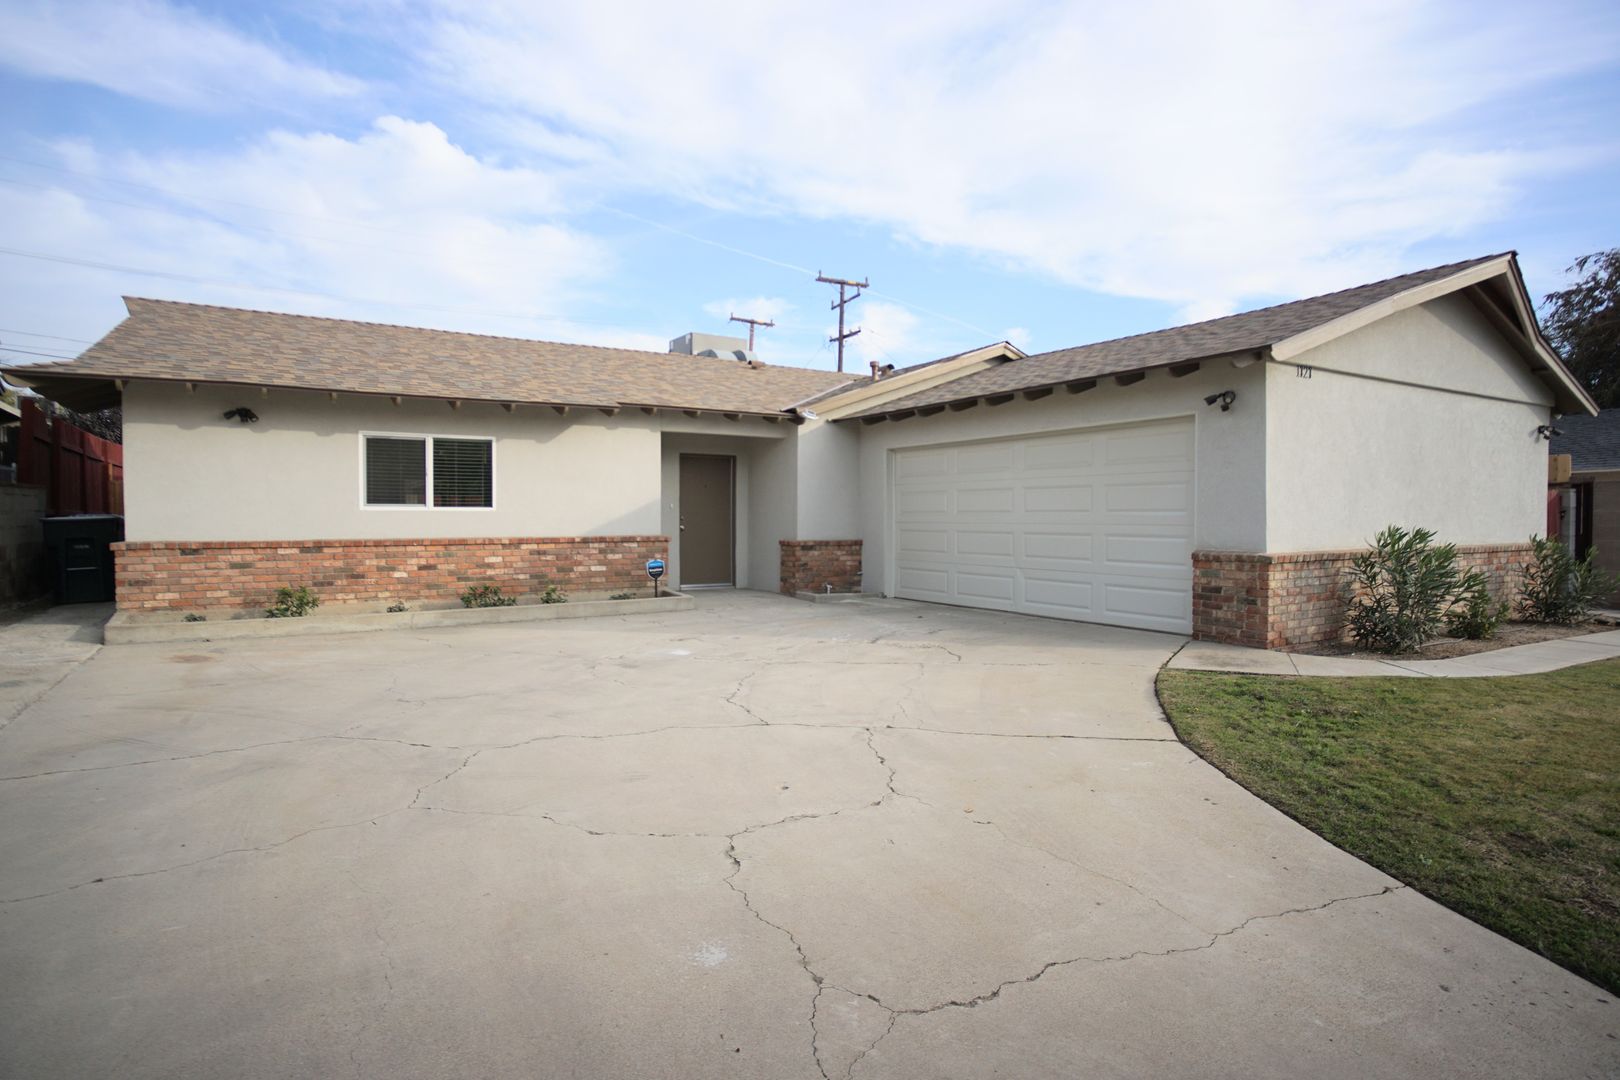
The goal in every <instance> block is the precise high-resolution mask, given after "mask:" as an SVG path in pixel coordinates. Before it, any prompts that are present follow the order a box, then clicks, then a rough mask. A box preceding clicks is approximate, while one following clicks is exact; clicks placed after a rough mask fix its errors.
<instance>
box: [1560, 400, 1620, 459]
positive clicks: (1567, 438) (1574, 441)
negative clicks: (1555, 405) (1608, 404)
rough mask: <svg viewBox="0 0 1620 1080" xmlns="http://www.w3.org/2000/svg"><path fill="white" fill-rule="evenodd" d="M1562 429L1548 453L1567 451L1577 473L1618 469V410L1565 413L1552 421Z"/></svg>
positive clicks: (1619, 442) (1619, 449) (1619, 430)
mask: <svg viewBox="0 0 1620 1080" xmlns="http://www.w3.org/2000/svg"><path fill="white" fill-rule="evenodd" d="M1553 427H1555V428H1557V429H1558V430H1559V431H1561V432H1563V434H1561V435H1554V436H1553V437H1552V444H1551V446H1549V447H1548V453H1552V454H1568V455H1569V456H1570V464H1571V465H1572V467H1573V468H1574V470H1575V471H1576V472H1592V471H1593V470H1596V469H1620V409H1604V410H1603V411H1602V412H1600V413H1598V414H1597V415H1596V416H1565V417H1563V418H1562V419H1560V420H1557V421H1555V422H1554V423H1553Z"/></svg>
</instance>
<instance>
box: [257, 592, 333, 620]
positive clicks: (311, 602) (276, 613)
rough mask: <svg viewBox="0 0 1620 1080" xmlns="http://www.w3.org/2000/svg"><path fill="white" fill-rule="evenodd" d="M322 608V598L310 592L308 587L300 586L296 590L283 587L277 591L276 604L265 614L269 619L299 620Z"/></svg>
mask: <svg viewBox="0 0 1620 1080" xmlns="http://www.w3.org/2000/svg"><path fill="white" fill-rule="evenodd" d="M320 606H321V601H320V598H319V597H317V596H316V595H315V594H314V593H312V592H310V591H309V587H308V586H305V585H300V586H298V588H296V589H295V588H293V587H292V586H291V585H283V586H282V587H281V588H279V589H277V590H276V602H275V603H273V604H271V605H270V606H269V607H267V608H265V609H264V614H265V618H268V619H297V618H301V617H302V616H305V615H308V614H309V613H310V612H312V611H314V610H315V609H316V608H318V607H320Z"/></svg>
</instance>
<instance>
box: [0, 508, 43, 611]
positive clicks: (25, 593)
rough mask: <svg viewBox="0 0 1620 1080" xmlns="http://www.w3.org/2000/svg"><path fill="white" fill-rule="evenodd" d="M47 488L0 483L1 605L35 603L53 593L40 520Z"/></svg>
mask: <svg viewBox="0 0 1620 1080" xmlns="http://www.w3.org/2000/svg"><path fill="white" fill-rule="evenodd" d="M44 516H45V489H44V488H42V487H34V486H32V485H28V484H0V603H14V602H16V601H21V600H32V599H34V598H35V597H38V596H43V595H45V594H46V593H47V592H49V591H50V588H51V582H50V574H49V570H48V567H47V564H46V559H45V543H44V540H43V539H42V538H41V533H40V526H39V519H40V518H42V517H44Z"/></svg>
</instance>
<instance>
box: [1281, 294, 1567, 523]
mask: <svg viewBox="0 0 1620 1080" xmlns="http://www.w3.org/2000/svg"><path fill="white" fill-rule="evenodd" d="M1297 362H1298V363H1301V364H1309V365H1311V366H1312V369H1313V370H1312V375H1311V377H1310V378H1309V379H1305V378H1300V377H1299V376H1298V375H1297V374H1296V370H1295V368H1293V367H1290V366H1287V365H1267V369H1266V376H1267V377H1266V395H1267V405H1266V416H1267V424H1266V457H1267V459H1268V460H1269V461H1270V462H1271V468H1270V470H1269V472H1268V474H1267V514H1266V533H1267V536H1266V550H1269V551H1274V552H1284V551H1317V550H1334V549H1344V548H1356V547H1362V546H1365V545H1366V544H1367V542H1368V541H1369V540H1370V539H1371V538H1372V536H1373V534H1374V533H1376V532H1377V531H1378V530H1379V529H1381V528H1382V527H1384V526H1385V525H1389V524H1399V525H1404V526H1407V527H1413V526H1422V527H1425V528H1429V529H1433V530H1434V531H1435V532H1436V533H1437V534H1438V535H1439V537H1440V539H1441V540H1443V541H1452V542H1456V543H1462V544H1483V543H1515V542H1522V541H1524V540H1525V539H1526V538H1527V537H1528V536H1529V535H1530V534H1531V533H1540V532H1544V531H1546V487H1547V444H1546V442H1544V441H1543V440H1542V439H1540V438H1539V437H1537V435H1536V427H1537V425H1539V424H1545V423H1547V422H1548V419H1549V416H1550V406H1551V404H1552V395H1551V393H1550V392H1549V391H1548V390H1547V388H1546V387H1545V386H1544V385H1543V384H1542V383H1541V382H1540V381H1539V380H1537V379H1536V378H1535V377H1534V376H1533V375H1531V374H1530V372H1529V370H1528V368H1527V367H1526V366H1525V364H1524V362H1523V361H1522V360H1521V359H1520V358H1519V356H1518V354H1517V353H1516V352H1515V351H1514V350H1513V348H1512V347H1511V346H1510V345H1509V344H1508V343H1507V342H1506V341H1505V340H1504V339H1503V338H1502V337H1501V336H1500V335H1499V334H1498V333H1497V331H1496V330H1495V329H1494V328H1493V327H1492V326H1491V325H1490V324H1489V323H1488V322H1487V321H1486V320H1485V319H1484V318H1483V317H1482V316H1480V315H1479V314H1478V313H1477V312H1476V311H1475V310H1474V309H1473V307H1472V306H1471V305H1470V304H1469V303H1468V301H1467V300H1465V299H1463V298H1462V297H1459V296H1449V297H1444V298H1442V299H1440V300H1436V301H1433V302H1431V303H1429V304H1425V305H1422V306H1420V307H1416V308H1410V309H1408V310H1406V311H1402V312H1399V313H1397V314H1395V315H1392V316H1390V317H1388V318H1386V319H1382V320H1380V321H1379V322H1376V323H1373V324H1372V325H1370V326H1367V327H1364V328H1362V329H1361V330H1357V331H1355V332H1353V333H1351V334H1348V335H1346V336H1345V337H1342V338H1339V339H1337V340H1335V341H1332V342H1329V343H1327V344H1326V345H1322V346H1320V347H1318V348H1316V349H1312V350H1311V351H1310V352H1307V353H1305V354H1303V355H1301V356H1300V357H1298V360H1297ZM1357 376H1372V378H1364V377H1357ZM1381 380H1393V381H1381ZM1407 383H1418V384H1422V385H1421V386H1415V385H1406V384H1407ZM1446 391H1466V393H1455V392H1446Z"/></svg>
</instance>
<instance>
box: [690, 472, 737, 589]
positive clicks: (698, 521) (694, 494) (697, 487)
mask: <svg viewBox="0 0 1620 1080" xmlns="http://www.w3.org/2000/svg"><path fill="white" fill-rule="evenodd" d="M736 466H737V459H736V458H729V457H714V456H712V455H709V454H682V455H681V565H680V582H681V585H682V587H685V586H687V585H734V584H736V581H737V577H736V573H735V571H734V569H733V567H734V566H735V564H736V553H735V550H734V546H735V545H734V541H733V529H732V507H733V506H734V505H735V503H734V500H733V497H732V477H733V475H734V474H735V473H736Z"/></svg>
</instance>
